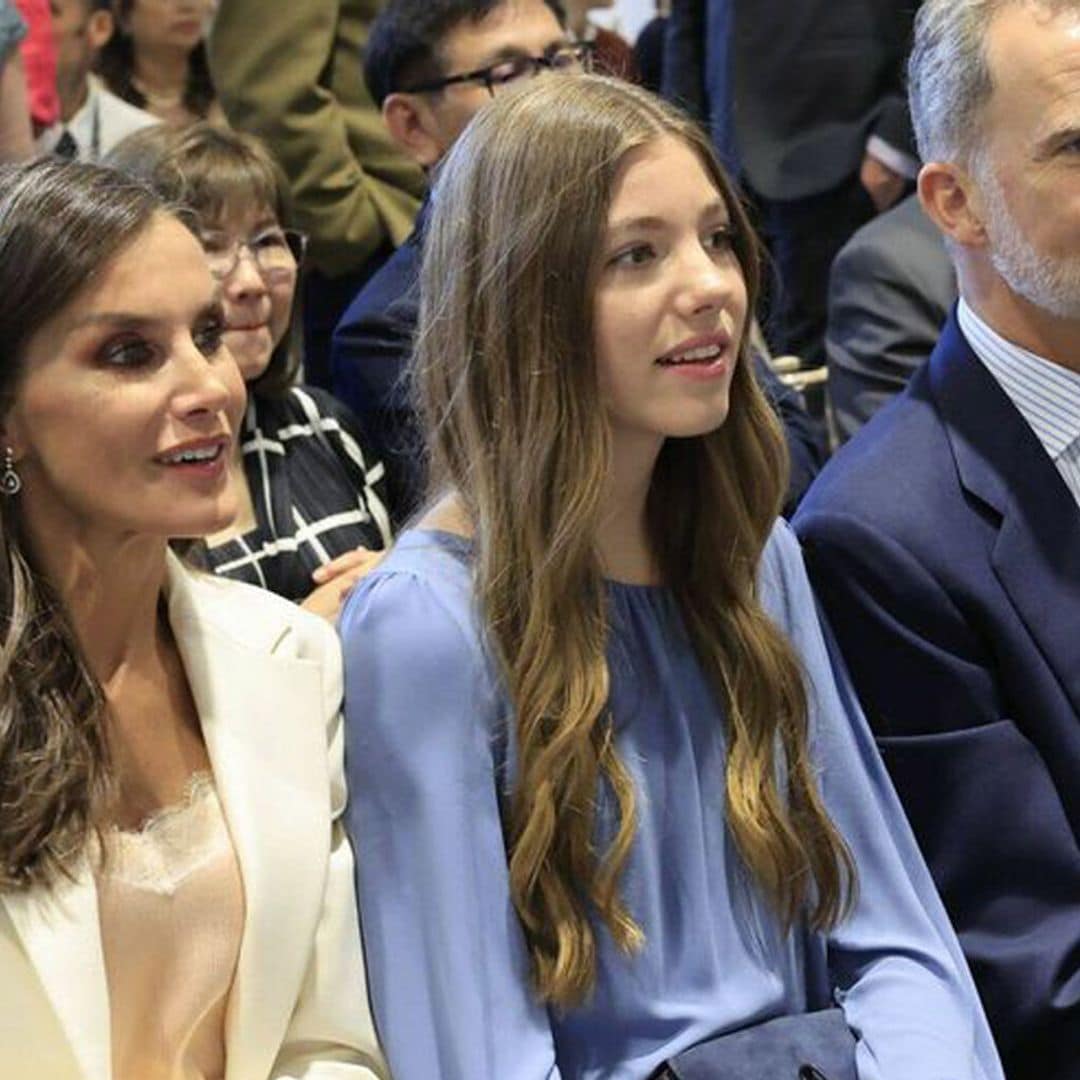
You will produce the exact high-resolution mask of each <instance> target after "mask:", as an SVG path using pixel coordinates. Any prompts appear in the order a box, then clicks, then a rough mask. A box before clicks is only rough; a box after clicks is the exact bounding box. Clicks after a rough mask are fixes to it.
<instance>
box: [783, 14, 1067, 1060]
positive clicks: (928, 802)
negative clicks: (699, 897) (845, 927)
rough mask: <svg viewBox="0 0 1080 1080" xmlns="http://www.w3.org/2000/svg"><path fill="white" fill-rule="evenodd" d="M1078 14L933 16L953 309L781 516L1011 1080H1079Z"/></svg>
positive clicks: (921, 104)
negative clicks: (914, 364) (931, 341)
mask: <svg viewBox="0 0 1080 1080" xmlns="http://www.w3.org/2000/svg"><path fill="white" fill-rule="evenodd" d="M1078 68H1080V6H1078V5H1076V4H1065V5H1062V4H1051V3H1050V2H1043V0H1005V2H1004V3H999V4H994V5H991V4H988V3H986V2H985V0H926V2H925V4H924V5H923V8H922V10H921V12H920V15H919V18H918V20H917V23H916V30H915V46H914V51H913V55H912V60H911V66H910V86H911V100H912V112H913V116H914V119H915V125H916V130H917V132H918V139H919V147H920V150H921V151H922V157H923V160H924V161H925V162H927V164H926V165H924V167H923V169H922V172H921V174H920V177H919V194H920V198H921V200H922V203H923V206H924V207H925V208H926V211H927V213H928V214H929V215H930V217H931V218H932V219H933V220H934V222H935V224H936V225H937V226H938V228H939V229H940V230H941V231H942V232H943V233H944V235H945V237H946V239H947V241H948V243H949V249H950V252H951V254H952V257H953V261H954V263H955V266H956V271H957V280H958V285H959V291H960V297H961V299H960V301H959V303H958V305H957V307H956V308H955V309H954V310H953V312H952V313H951V314H950V316H949V319H948V323H947V325H946V327H945V330H944V332H943V333H942V336H941V339H940V341H939V342H938V345H937V348H936V349H935V350H934V352H933V355H932V356H931V357H930V359H929V361H928V363H927V365H926V366H925V367H923V368H922V369H921V370H919V371H918V372H916V374H915V376H914V377H913V378H912V380H911V383H910V384H909V386H908V388H907V390H906V391H905V392H904V393H903V394H901V395H900V397H899V398H897V400H896V401H894V402H893V403H892V404H891V405H890V406H889V407H888V408H887V409H885V410H883V411H882V412H881V413H880V414H879V416H877V417H876V418H875V419H874V421H873V423H871V424H868V425H867V426H866V427H865V428H864V429H863V430H862V431H861V432H860V433H859V434H858V435H857V436H856V437H855V438H854V439H852V440H851V442H850V443H849V444H848V445H847V446H845V447H844V448H842V449H841V450H840V451H839V453H838V454H837V455H836V456H835V457H834V459H833V461H832V462H831V463H830V464H829V466H827V467H826V469H825V470H824V471H823V473H822V474H821V476H820V477H819V478H818V480H817V482H816V483H815V484H814V486H813V488H812V489H811V491H810V493H809V495H808V496H807V498H806V500H805V501H804V503H803V505H802V507H801V509H800V512H799V515H798V517H797V518H796V528H797V530H798V532H799V534H800V536H801V538H802V540H803V543H804V545H805V549H806V559H807V563H808V566H809V568H810V572H811V577H812V579H813V581H814V584H815V586H816V588H817V591H818V595H819V598H820V600H821V602H822V604H823V605H824V608H825V611H826V613H827V615H828V617H829V619H830V621H831V623H832V626H833V629H834V631H835V633H836V635H837V637H838V639H839V642H840V645H841V648H842V650H843V651H844V653H845V655H846V658H847V661H848V663H849V665H850V668H851V673H852V676H853V678H854V682H855V685H856V688H857V690H858V692H859V694H860V696H861V698H862V700H863V703H864V705H865V707H866V711H867V714H868V716H869V717H870V720H871V723H872V724H873V725H874V727H875V729H876V733H877V735H878V737H879V739H880V745H881V748H882V750H883V755H884V758H885V761H886V764H887V765H888V766H889V768H890V770H891V772H892V776H893V779H894V781H895V783H896V785H897V788H898V790H899V792H900V795H901V797H902V799H903V800H904V803H905V806H906V809H907V811H908V813H909V815H910V818H911V822H912V825H913V826H914V828H915V831H916V835H917V836H918V838H919V841H920V843H921V845H922V848H923V851H924V853H925V855H926V857H927V861H928V863H929V865H930V868H931V870H932V872H933V873H934V875H935V877H936V880H937V883H938V886H939V888H940V889H941V892H942V896H943V898H944V900H945V903H946V906H947V907H948V909H949V912H950V914H951V916H952V918H953V920H954V922H955V925H956V927H957V930H958V931H959V934H960V939H961V943H962V945H963V947H964V949H965V951H966V953H967V956H968V959H969V961H970V963H971V967H972V971H973V973H974V975H975V979H976V982H977V984H978V986H979V989H980V993H981V995H982V998H983V1002H984V1004H985V1006H986V1011H987V1015H988V1016H989V1019H990V1022H991V1026H992V1028H993V1030H994V1035H995V1038H996V1040H997V1043H998V1047H999V1049H1000V1051H1001V1054H1002V1059H1003V1061H1004V1063H1005V1069H1006V1073H1007V1075H1008V1076H1009V1077H1010V1080H1076V1077H1077V1075H1078V1069H1080V359H1078V352H1077V342H1078V341H1080V257H1078V255H1077V251H1078V250H1080V204H1078V203H1077V199H1076V196H1075V191H1076V175H1077V173H1076V149H1075V147H1076V132H1077V131H1078V130H1080V94H1078V93H1077V76H1076V74H1075V72H1076V71H1077V70H1078Z"/></svg>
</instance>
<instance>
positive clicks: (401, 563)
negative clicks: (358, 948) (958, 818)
mask: <svg viewBox="0 0 1080 1080" xmlns="http://www.w3.org/2000/svg"><path fill="white" fill-rule="evenodd" d="M433 203H434V206H433V215H432V222H431V226H430V231H429V233H428V236H427V241H426V249H425V261H424V268H423V277H422V290H421V291H422V298H423V299H422V311H421V319H420V332H419V338H418V344H417V357H416V362H417V366H418V381H419V383H420V388H421V395H422V402H423V407H424V413H425V416H426V421H427V427H428V431H429V433H430V450H431V453H432V464H433V472H434V484H435V488H434V491H433V493H432V499H431V502H430V505H429V508H428V510H427V511H426V513H425V514H424V516H423V517H422V519H421V520H420V521H419V522H418V524H417V525H416V526H415V527H414V528H412V529H409V530H408V531H406V532H405V533H404V534H403V535H402V536H401V537H400V538H399V540H398V543H397V545H396V547H395V549H394V550H393V552H392V553H391V555H390V556H389V557H388V558H387V559H386V560H385V562H384V563H383V564H382V565H381V566H380V567H379V568H378V569H377V570H376V571H375V572H374V573H373V574H372V575H371V576H369V577H368V578H366V579H365V580H364V581H363V582H362V583H361V584H360V585H359V586H358V587H357V590H356V592H355V594H354V595H353V596H352V597H351V599H350V600H349V602H348V604H347V606H346V609H345V612H344V614H343V619H342V633H343V635H344V641H345V652H346V717H347V720H346V723H347V755H348V759H347V760H348V770H349V775H350V778H351V781H352V782H351V784H350V787H351V789H352V791H353V796H352V800H351V803H350V809H349V823H350V827H351V829H352V832H353V836H354V839H355V841H356V843H357V845H358V851H359V853H360V855H359V866H358V872H357V880H358V889H359V897H360V902H361V921H362V925H363V933H364V942H365V950H366V956H367V961H368V965H369V974H370V980H371V987H372V994H373V1004H374V1009H375V1012H376V1023H377V1026H378V1028H379V1031H380V1036H381V1038H382V1039H383V1041H384V1046H385V1049H386V1051H387V1054H388V1059H389V1062H390V1065H391V1069H392V1070H393V1073H394V1076H395V1078H396V1080H430V1078H431V1077H435V1076H438V1077H439V1078H440V1080H518V1078H521V1080H545V1078H552V1077H562V1078H564V1080H565V1078H570V1077H574V1078H583V1080H584V1078H588V1080H599V1078H601V1077H605V1078H607V1077H618V1078H625V1080H645V1078H646V1077H651V1076H658V1075H663V1070H664V1069H665V1067H666V1066H665V1063H666V1062H667V1061H668V1060H669V1059H670V1058H672V1057H673V1056H675V1055H677V1054H678V1053H680V1052H681V1051H683V1050H685V1049H686V1048H688V1047H691V1046H694V1045H697V1044H702V1043H707V1042H708V1041H710V1040H714V1039H716V1038H717V1037H718V1036H722V1035H723V1034H724V1033H726V1032H730V1031H733V1030H735V1029H739V1028H743V1027H747V1026H749V1025H753V1024H755V1023H757V1022H760V1021H763V1020H768V1019H769V1018H773V1017H778V1016H783V1015H786V1014H793V1013H802V1012H806V1011H808V1010H815V1009H821V1008H823V1007H826V1006H828V1005H831V1004H839V1005H840V1006H841V1007H842V1010H843V1019H844V1020H845V1021H846V1024H847V1026H848V1028H849V1029H850V1031H851V1033H852V1036H853V1040H852V1041H853V1047H854V1049H853V1058H854V1067H855V1069H856V1070H857V1075H858V1077H859V1080H910V1078H911V1077H921V1078H926V1077H931V1076H933V1077H935V1078H937V1080H976V1078H980V1080H981V1078H990V1077H1000V1076H1001V1072H1000V1067H999V1065H998V1063H997V1058H996V1055H995V1052H994V1049H993V1045H992V1042H991V1039H990V1036H989V1033H988V1030H987V1027H986V1023H985V1019H984V1017H983V1014H982V1011H981V1008H980V1006H979V1003H978V1000H977V998H976V996H975V991H974V989H973V987H972V983H971V980H970V976H969V974H968V972H967V970H966V968H965V965H964V961H963V958H962V956H961V955H960V952H959V948H958V946H957V943H956V940H955V937H954V935H953V933H952V931H951V929H950V927H949V925H948V923H947V920H946V918H945V915H944V913H943V910H942V908H941V905H940V902H939V901H938V899H937V897H936V895H935V893H934V890H933V886H932V885H931V883H930V880H929V877H928V875H927V872H926V869H925V866H924V864H923V862H922V860H921V858H920V856H919V854H918V852H917V850H916V848H915V845H914V841H913V840H912V837H911V833H910V831H909V829H908V826H907V824H906V822H905V820H904V817H903V815H902V812H901V810H900V808H899V805H898V803H897V801H896V798H895V796H894V794H893V791H892V789H891V787H890V785H889V782H888V779H887V777H886V775H885V772H884V770H883V768H882V765H881V762H880V760H879V758H878V756H877V753H876V751H875V748H874V745H873V742H872V739H871V737H870V735H869V734H868V731H867V728H866V726H865V723H864V721H863V719H862V717H861V715H860V713H859V709H858V705H857V703H856V701H855V700H854V698H853V696H852V694H851V691H850V688H849V686H848V683H847V680H846V677H845V675H844V673H843V669H842V667H841V666H840V665H839V662H838V660H837V659H836V657H835V656H834V654H833V652H832V650H831V646H830V644H829V641H828V639H827V637H826V635H825V634H824V632H823V630H822V627H821V625H820V624H819V622H818V618H817V615H816V612H815V605H814V599H813V596H812V595H811V592H810V589H809V587H808V585H807V582H806V578H805V575H804V572H803V567H802V563H801V559H800V554H799V550H798V547H797V544H796V542H795V541H794V540H793V538H792V536H791V534H790V533H789V532H788V530H787V528H786V527H785V526H784V525H783V524H782V523H778V521H777V514H778V510H779V507H780V501H781V498H782V495H783V491H784V484H785V458H784V450H783V442H782V438H781V435H780V433H779V431H778V429H777V425H776V422H775V419H774V418H773V416H772V414H771V411H770V409H769V407H768V405H767V403H766V402H765V400H764V398H763V397H762V396H761V394H760V392H759V390H758V389H757V387H756V384H755V381H754V378H753V374H752V370H751V367H750V365H749V363H748V362H747V352H746V348H747V345H746V328H747V312H748V311H751V310H753V301H754V294H755V290H756V286H757V274H758V270H757V267H758V255H757V246H756V243H755V240H754V237H753V234H752V232H751V230H750V228H749V226H748V223H747V220H746V217H745V215H744V213H743V211H742V210H741V208H740V206H739V202H738V199H737V197H736V196H735V194H734V192H733V189H732V187H731V184H730V182H729V181H728V180H727V179H726V177H725V176H724V174H723V173H722V171H721V169H720V167H719V166H718V164H717V163H716V160H715V158H714V156H713V154H712V151H711V149H710V148H709V146H708V144H707V142H706V141H705V139H704V137H703V136H702V135H701V134H700V133H699V132H698V130H697V129H696V128H695V127H693V126H691V124H690V123H689V122H688V121H686V120H685V119H684V118H683V117H682V116H681V114H679V113H677V112H675V111H674V110H672V109H671V108H670V107H668V106H667V105H665V104H663V103H661V102H660V101H658V100H657V99H655V98H653V97H652V96H650V95H648V94H646V93H644V92H643V91H640V90H637V89H635V88H633V87H630V86H627V85H625V84H622V83H618V82H614V81H609V80H606V79H600V78H591V77H582V78H579V79H560V80H555V79H551V80H545V79H538V80H536V81H535V82H534V83H533V84H531V85H529V86H528V87H527V88H525V89H523V90H522V91H521V92H518V93H514V94H512V95H510V96H508V97H503V96H500V97H499V98H498V99H496V100H495V101H494V102H493V103H492V104H491V105H490V106H489V107H488V108H487V109H486V110H485V111H484V112H482V113H481V114H480V115H479V116H478V117H477V118H476V119H475V120H474V122H473V124H472V126H471V127H470V129H469V130H468V131H467V132H466V133H465V134H464V135H463V136H462V137H461V139H460V140H459V141H458V143H457V144H456V146H455V147H454V149H453V151H452V152H451V154H450V156H449V158H448V160H447V162H446V164H445V165H444V167H443V170H442V172H441V176H440V179H439V182H438V185H437V187H436V190H435V192H434V198H433ZM769 1080H774V1078H773V1077H771V1076H770V1078H769Z"/></svg>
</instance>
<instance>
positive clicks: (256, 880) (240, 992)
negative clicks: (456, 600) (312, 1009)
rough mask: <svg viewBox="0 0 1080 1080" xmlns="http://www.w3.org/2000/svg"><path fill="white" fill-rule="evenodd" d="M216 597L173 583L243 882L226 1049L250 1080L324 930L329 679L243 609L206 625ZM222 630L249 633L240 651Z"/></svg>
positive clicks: (259, 1070)
mask: <svg viewBox="0 0 1080 1080" xmlns="http://www.w3.org/2000/svg"><path fill="white" fill-rule="evenodd" d="M216 594H217V589H216V588H214V583H213V582H205V583H204V582H200V581H198V580H197V579H193V578H192V577H191V576H190V575H188V574H187V573H186V572H184V573H183V574H182V576H181V577H177V576H176V575H175V574H174V575H173V577H172V581H171V583H170V603H169V610H170V621H171V623H172V627H173V633H174V634H175V636H176V639H177V642H178V644H179V647H180V652H181V655H182V656H183V660H184V666H185V670H186V671H187V675H188V680H189V682H190V684H191V689H192V693H193V695H194V698H195V703H196V707H197V709H198V713H199V717H200V721H201V723H202V729H203V736H204V738H205V740H206V747H207V751H208V753H209V756H210V760H211V764H212V766H213V773H214V779H215V783H216V785H217V789H218V794H219V797H220V799H221V804H222V808H223V810H224V813H225V818H226V821H227V822H228V826H229V831H230V833H231V836H232V840H233V844H234V846H235V848H236V853H237V858H238V860H239V863H240V872H241V877H242V879H243V883H244V893H245V907H246V913H245V920H244V936H243V942H242V945H241V950H240V958H239V961H238V966H237V973H236V980H235V983H234V985H233V990H232V997H231V1001H230V1005H229V1018H228V1029H227V1048H226V1049H227V1063H228V1064H227V1074H226V1076H227V1080H240V1078H246V1077H251V1076H265V1075H267V1074H268V1073H269V1071H270V1068H271V1066H272V1063H273V1059H274V1055H275V1054H276V1048H277V1047H279V1046H280V1045H281V1041H282V1038H283V1036H284V1033H285V1030H286V1028H287V1026H288V1022H289V1018H290V1015H291V1013H292V1009H293V1007H294V1005H295V1002H296V999H297V995H298V993H299V988H300V985H301V983H302V981H303V977H304V974H305V970H306V966H307V961H308V958H309V956H310V952H311V945H312V941H313V938H314V932H315V928H316V925H317V923H318V917H319V912H320V909H321V903H322V896H323V890H324V875H325V872H326V864H327V857H328V851H329V841H330V822H329V785H328V780H327V765H326V761H327V756H326V735H325V723H326V717H325V716H323V715H322V711H323V706H322V679H321V670H320V668H319V667H318V666H317V665H316V664H314V663H312V662H310V661H305V660H301V659H298V658H296V657H295V656H292V655H289V647H290V642H289V636H290V634H291V632H292V631H291V629H290V628H289V626H288V623H287V622H285V621H284V620H282V621H280V622H278V623H276V624H267V623H265V622H263V623H262V624H259V625H253V626H250V627H248V626H247V625H246V621H245V619H244V617H243V612H242V610H237V611H236V612H235V618H233V619H228V620H222V619H219V618H208V617H207V616H208V615H211V614H214V613H215V611H216V614H217V615H222V614H223V612H222V610H221V607H220V602H221V597H220V596H218V595H216ZM230 600H231V601H233V602H234V603H235V601H236V594H235V593H233V594H232V596H231V597H230ZM260 608H261V605H260ZM225 614H227V613H225ZM260 614H262V615H265V609H261V611H260ZM223 621H227V622H229V623H231V624H232V625H233V626H235V627H242V628H243V629H245V630H249V631H250V634H245V640H244V641H239V640H237V639H236V638H235V637H234V636H233V634H232V633H230V632H228V630H226V629H224V628H223V626H222V623H223ZM230 629H231V628H230ZM247 638H250V640H246V639H247Z"/></svg>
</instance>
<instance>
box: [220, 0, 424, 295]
mask: <svg viewBox="0 0 1080 1080" xmlns="http://www.w3.org/2000/svg"><path fill="white" fill-rule="evenodd" d="M378 9H379V2H378V0H228V2H227V3H223V4H221V5H220V7H219V9H218V12H217V15H216V17H215V19H214V24H213V28H212V30H211V33H210V40H209V55H210V66H211V71H212V74H213V77H214V82H215V85H216V87H217V91H218V95H219V99H220V101H221V104H222V106H223V108H224V110H225V114H226V116H227V117H228V119H229V123H230V124H232V125H233V126H234V127H235V128H237V129H238V130H240V131H248V132H251V133H253V134H255V135H258V136H260V137H261V138H263V139H264V140H265V141H266V142H267V143H268V145H269V146H270V148H271V150H272V151H273V152H274V154H275V155H276V156H277V158H278V160H279V161H280V163H281V165H282V168H283V169H284V170H285V174H286V176H287V177H288V179H289V183H290V185H291V189H292V195H293V199H294V201H295V207H296V217H297V225H298V226H299V228H301V229H303V230H304V231H305V232H307V233H308V234H309V235H310V237H311V248H310V252H311V258H312V261H313V262H314V264H315V266H316V267H317V268H318V269H319V270H321V271H322V272H323V273H324V274H327V275H329V276H331V277H333V276H338V275H341V274H345V273H349V272H351V271H354V270H357V269H359V268H360V267H361V266H362V265H363V263H364V262H365V261H366V260H367V258H368V257H369V256H370V255H371V254H372V253H373V252H374V251H376V249H377V248H378V247H379V246H380V245H381V244H383V243H384V242H385V241H386V240H387V239H389V240H390V241H392V242H393V243H394V244H395V245H396V244H400V243H401V242H402V240H404V239H405V237H406V236H407V235H408V234H409V232H410V230H411V228H412V222H413V218H414V217H415V214H416V211H417V208H418V206H419V198H420V196H421V195H422V193H423V189H424V177H423V174H422V172H421V171H420V169H419V168H418V167H417V166H416V165H414V164H413V163H412V162H411V161H409V160H408V159H407V158H406V157H405V156H404V155H403V154H402V153H401V152H400V151H399V150H398V149H397V148H396V147H395V146H394V144H393V143H392V141H391V139H390V136H389V135H388V134H387V132H386V130H385V127H384V125H383V122H382V116H381V115H380V113H379V110H378V109H377V108H376V107H375V104H374V102H373V101H372V99H371V95H370V94H369V92H368V89H367V86H366V85H365V83H364V78H363V71H362V61H361V55H362V50H363V47H364V45H365V43H366V41H367V32H368V27H369V26H370V24H371V22H372V20H373V19H374V17H375V14H376V13H377V11H378Z"/></svg>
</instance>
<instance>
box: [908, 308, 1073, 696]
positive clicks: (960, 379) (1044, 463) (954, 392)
mask: <svg viewBox="0 0 1080 1080" xmlns="http://www.w3.org/2000/svg"><path fill="white" fill-rule="evenodd" d="M929 376H930V384H931V388H932V391H933V395H934V398H935V404H936V406H937V409H938V412H939V414H940V416H941V418H942V420H943V421H944V424H945V430H946V433H947V435H948V438H949V441H950V443H951V445H952V449H953V455H954V458H955V460H956V467H957V471H958V473H959V476H960V482H961V483H962V485H963V486H964V488H965V489H966V490H967V491H968V492H970V493H971V494H972V495H974V496H976V497H977V498H978V499H979V500H980V501H981V502H983V503H984V504H986V505H987V506H989V507H991V508H992V509H993V510H994V511H995V512H996V513H997V514H998V515H1000V524H999V526H998V537H997V542H996V544H995V545H994V549H993V552H992V555H991V561H992V565H993V569H994V572H995V574H996V575H997V577H998V580H999V581H1000V582H1001V585H1002V587H1003V588H1004V590H1005V592H1006V593H1007V594H1008V596H1009V599H1010V600H1011V601H1012V603H1013V605H1014V607H1015V608H1016V610H1017V612H1018V614H1019V615H1020V618H1021V619H1022V620H1023V622H1024V624H1025V625H1026V626H1027V629H1028V631H1029V633H1030V634H1031V637H1032V639H1033V640H1034V641H1035V643H1036V645H1037V646H1038V648H1039V651H1040V652H1041V653H1042V654H1043V656H1044V657H1045V658H1046V662H1047V664H1048V665H1049V667H1050V668H1051V670H1052V671H1053V672H1054V675H1055V676H1056V678H1057V680H1058V682H1059V683H1060V684H1061V686H1062V688H1063V690H1064V692H1065V694H1066V695H1067V697H1068V699H1069V701H1070V702H1071V703H1072V707H1073V710H1074V711H1075V712H1076V713H1077V714H1078V715H1080V508H1078V507H1077V504H1076V502H1075V500H1074V499H1073V497H1072V494H1071V493H1070V492H1069V489H1068V487H1067V486H1066V484H1065V481H1064V480H1063V479H1062V477H1061V474H1060V473H1059V472H1058V471H1057V469H1056V468H1055V466H1054V464H1053V462H1052V461H1051V460H1050V458H1049V456H1048V455H1047V453H1046V451H1045V449H1044V448H1043V446H1042V444H1041V443H1040V442H1039V440H1038V439H1037V437H1036V436H1035V433H1034V432H1033V431H1032V430H1031V428H1030V427H1029V426H1028V424H1027V422H1026V421H1025V420H1024V418H1023V417H1022V416H1021V415H1020V413H1019V412H1018V411H1017V410H1016V408H1015V406H1013V404H1012V403H1011V402H1010V401H1009V399H1008V397H1007V396H1006V394H1005V392H1004V391H1003V390H1002V389H1001V387H1000V386H999V385H998V384H997V382H996V381H995V380H994V378H993V376H991V374H990V373H989V372H988V371H987V370H986V368H985V367H983V365H982V364H981V363H980V362H979V360H978V359H977V358H976V357H975V355H974V353H973V352H972V351H971V348H970V346H969V345H968V343H967V341H966V340H965V338H964V336H963V334H961V332H960V330H959V327H958V326H957V324H956V316H955V312H954V313H953V314H952V315H951V316H950V318H949V321H948V323H947V324H946V326H945V330H944V332H943V334H942V337H941V340H940V342H939V343H938V347H937V349H936V350H935V351H934V354H933V356H932V357H931V360H930V366H929Z"/></svg>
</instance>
